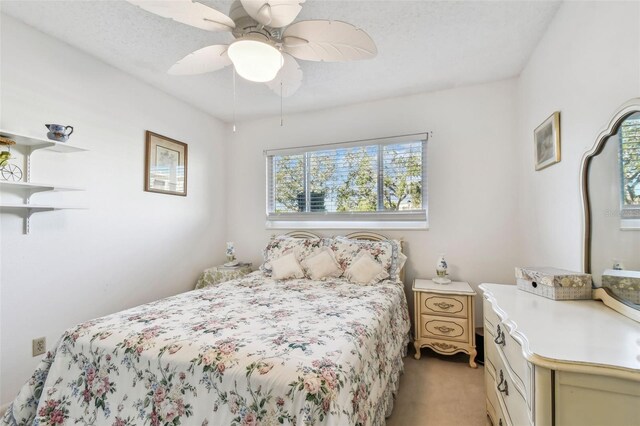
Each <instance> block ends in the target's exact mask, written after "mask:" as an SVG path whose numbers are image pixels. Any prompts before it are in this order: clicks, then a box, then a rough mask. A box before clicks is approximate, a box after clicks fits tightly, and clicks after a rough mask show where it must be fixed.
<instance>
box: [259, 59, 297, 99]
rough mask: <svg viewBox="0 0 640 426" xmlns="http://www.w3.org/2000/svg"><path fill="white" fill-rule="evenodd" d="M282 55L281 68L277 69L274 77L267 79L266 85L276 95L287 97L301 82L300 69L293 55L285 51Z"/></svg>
mask: <svg viewBox="0 0 640 426" xmlns="http://www.w3.org/2000/svg"><path fill="white" fill-rule="evenodd" d="M282 56H283V57H284V63H283V65H282V68H280V71H278V74H277V75H276V78H274V79H273V80H271V81H268V82H267V83H266V85H267V86H269V88H270V89H271V90H273V91H274V92H275V93H277V94H278V95H282V97H283V98H288V97H289V96H291V95H293V94H294V93H295V92H296V91H297V90H298V88H299V87H300V85H301V84H302V70H301V69H300V65H298V61H296V60H295V59H294V57H293V56H291V55H289V54H286V53H284V54H283V55H282ZM280 83H282V93H280V90H281V88H280Z"/></svg>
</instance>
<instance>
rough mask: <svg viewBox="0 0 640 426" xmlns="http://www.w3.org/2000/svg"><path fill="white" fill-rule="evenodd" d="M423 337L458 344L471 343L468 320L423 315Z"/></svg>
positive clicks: (421, 330) (421, 332)
mask: <svg viewBox="0 0 640 426" xmlns="http://www.w3.org/2000/svg"><path fill="white" fill-rule="evenodd" d="M420 320H421V329H420V335H421V337H431V338H434V337H435V338H438V339H446V340H455V341H458V342H468V341H469V330H468V320H467V319H466V318H465V319H462V318H460V319H458V318H447V317H437V316H433V315H424V314H423V315H421V317H420Z"/></svg>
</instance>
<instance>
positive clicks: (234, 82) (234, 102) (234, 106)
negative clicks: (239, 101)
mask: <svg viewBox="0 0 640 426" xmlns="http://www.w3.org/2000/svg"><path fill="white" fill-rule="evenodd" d="M231 69H232V70H233V133H235V132H236V68H235V67H231Z"/></svg>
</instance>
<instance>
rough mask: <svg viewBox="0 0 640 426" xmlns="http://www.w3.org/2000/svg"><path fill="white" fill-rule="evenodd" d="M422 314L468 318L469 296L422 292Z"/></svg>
mask: <svg viewBox="0 0 640 426" xmlns="http://www.w3.org/2000/svg"><path fill="white" fill-rule="evenodd" d="M420 306H421V308H420V311H421V313H422V314H436V315H444V316H451V317H458V318H467V296H457V295H439V294H431V293H420Z"/></svg>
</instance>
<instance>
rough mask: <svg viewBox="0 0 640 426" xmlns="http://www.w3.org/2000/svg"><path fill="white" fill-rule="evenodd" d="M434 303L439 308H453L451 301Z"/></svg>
mask: <svg viewBox="0 0 640 426" xmlns="http://www.w3.org/2000/svg"><path fill="white" fill-rule="evenodd" d="M434 305H435V306H437V307H438V308H440V309H450V308H453V305H452V304H451V303H447V302H438V303H434Z"/></svg>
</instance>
